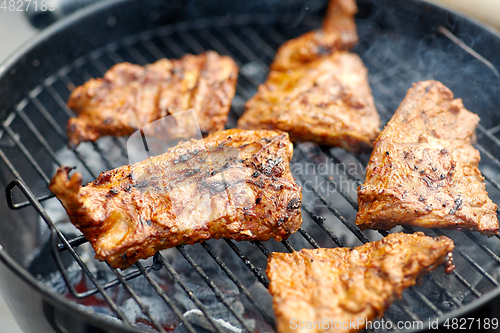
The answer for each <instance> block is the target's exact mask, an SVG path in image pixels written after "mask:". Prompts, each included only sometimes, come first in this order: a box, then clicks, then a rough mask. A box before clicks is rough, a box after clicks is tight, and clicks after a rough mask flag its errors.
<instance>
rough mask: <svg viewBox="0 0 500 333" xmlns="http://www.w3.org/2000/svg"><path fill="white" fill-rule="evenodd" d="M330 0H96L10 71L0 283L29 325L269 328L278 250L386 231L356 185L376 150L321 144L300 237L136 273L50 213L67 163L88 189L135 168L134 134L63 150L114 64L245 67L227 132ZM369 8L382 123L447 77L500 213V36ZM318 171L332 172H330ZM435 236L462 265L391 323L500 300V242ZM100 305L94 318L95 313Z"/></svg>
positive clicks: (1, 176)
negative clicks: (473, 123)
mask: <svg viewBox="0 0 500 333" xmlns="http://www.w3.org/2000/svg"><path fill="white" fill-rule="evenodd" d="M325 5H326V2H324V1H319V0H318V1H313V0H310V1H305V2H300V1H296V2H295V1H289V2H285V3H283V2H278V1H271V2H269V1H256V2H243V1H241V2H230V1H227V2H217V4H213V3H212V2H210V1H201V0H199V1H192V2H190V3H189V4H184V3H182V2H175V1H174V2H169V3H163V2H156V1H152V0H150V1H144V2H136V1H130V2H129V1H111V2H106V3H100V4H96V5H93V6H92V7H90V8H88V9H85V10H83V11H80V12H78V13H76V14H75V15H73V16H72V17H70V18H68V19H65V20H63V21H61V22H59V23H57V24H56V25H54V26H52V27H51V28H49V29H47V30H45V31H44V32H42V33H41V34H40V35H38V36H37V38H36V39H35V40H33V41H32V42H31V43H29V44H27V45H25V46H24V47H23V48H22V49H21V50H19V51H18V52H17V53H16V54H14V55H13V56H12V57H11V58H10V60H9V61H7V62H6V63H4V64H3V66H2V67H0V120H1V123H2V127H1V128H0V159H1V160H0V183H1V186H2V187H4V188H6V198H5V199H6V200H0V211H1V214H2V216H3V217H2V219H1V220H0V244H1V245H2V248H1V249H0V259H1V261H0V262H1V264H0V276H1V279H0V287H1V289H2V292H3V293H4V294H5V295H6V296H7V297H6V298H7V299H8V300H9V303H10V306H11V307H12V308H13V309H14V312H15V313H16V317H17V318H18V320H19V322H20V324H21V326H22V328H23V330H25V331H26V332H39V331H43V332H49V331H50V330H51V329H52V330H54V331H56V332H59V331H62V332H64V331H69V332H88V331H93V332H94V331H95V332H101V331H106V332H138V331H141V330H144V329H146V328H147V327H148V325H149V327H151V328H152V329H153V328H154V329H156V330H159V331H163V332H164V331H168V330H171V329H174V327H178V328H177V329H179V330H180V327H182V330H183V331H184V330H186V331H189V332H195V331H203V330H208V331H214V332H219V333H222V332H227V327H226V328H225V327H224V326H221V325H220V322H219V321H218V319H219V318H218V317H217V315H216V314H214V310H213V306H216V307H219V306H220V308H222V309H224V311H226V316H228V318H229V319H228V320H229V322H231V323H232V325H233V326H234V327H237V328H239V329H241V330H243V331H251V332H252V331H273V327H274V318H273V315H272V309H271V308H270V297H269V294H268V293H267V291H266V290H265V287H267V284H268V280H267V277H266V276H265V273H264V272H265V266H266V258H267V255H268V254H269V252H270V251H293V250H298V249H300V248H304V247H308V248H313V247H336V246H357V245H360V244H362V243H364V242H367V241H373V240H376V239H380V238H381V237H383V236H384V235H385V234H386V233H385V232H375V231H364V232H361V231H359V229H357V227H356V226H355V225H354V217H355V214H356V211H357V208H358V207H357V202H356V191H355V189H356V187H357V186H358V185H359V184H360V183H361V182H362V181H363V178H364V174H363V173H364V168H365V166H366V163H367V161H368V159H369V155H360V156H353V155H350V154H348V153H346V152H345V151H343V150H342V149H338V148H329V147H318V146H315V145H311V144H297V145H295V152H294V160H293V165H294V166H297V167H298V166H300V168H296V169H295V172H294V176H295V177H296V179H297V182H299V184H301V185H302V186H303V196H304V198H303V207H302V214H303V217H304V224H303V226H302V228H301V230H300V231H299V232H298V233H296V234H295V235H293V236H291V237H290V239H289V240H287V241H284V242H282V243H277V242H273V241H269V242H266V243H260V242H253V243H236V242H233V241H229V240H218V241H209V242H206V243H203V244H201V245H200V244H198V245H194V246H185V247H184V246H180V247H178V248H177V249H172V251H169V252H166V253H162V254H157V255H156V256H155V257H154V258H152V259H149V260H146V261H141V262H140V263H139V264H137V265H136V266H134V267H132V268H131V269H129V270H127V271H119V270H115V269H111V268H108V267H106V266H105V265H104V267H101V268H102V269H101V268H96V267H95V265H99V263H96V262H95V261H94V260H93V259H89V258H88V249H87V250H86V247H87V248H88V244H86V241H85V239H83V238H82V237H79V236H78V233H77V232H75V230H71V228H69V227H68V226H67V225H68V223H65V222H67V218H65V217H64V216H60V215H57V212H58V211H57V209H55V208H54V206H57V205H59V204H58V202H57V200H56V199H55V198H53V196H52V195H51V194H50V191H49V190H48V188H47V183H48V181H49V180H50V178H51V177H52V175H53V172H54V170H55V167H57V166H59V165H61V164H68V163H74V165H75V166H76V167H77V170H78V171H80V172H82V173H83V175H84V181H92V180H93V179H95V178H96V176H97V175H98V174H99V172H101V171H104V170H105V169H111V168H115V167H118V166H121V165H123V164H126V163H127V152H126V148H125V147H126V144H125V140H126V139H124V138H106V139H102V140H99V141H98V142H96V143H84V144H82V145H81V146H79V147H78V148H76V149H75V150H69V149H67V148H66V142H67V141H66V134H65V126H66V122H67V120H68V118H69V117H71V116H72V113H71V111H70V110H69V109H68V108H67V107H66V106H65V101H66V100H67V98H68V96H69V93H70V92H71V89H73V88H74V87H75V86H77V85H80V84H82V83H83V82H84V81H86V80H88V79H89V78H91V77H101V76H102V75H103V74H104V72H105V71H106V70H107V69H108V68H109V67H111V66H112V65H114V64H115V63H118V62H123V61H129V62H132V63H138V64H141V65H144V64H146V63H149V62H153V61H155V60H157V59H159V58H162V57H168V58H179V57H181V56H182V55H183V54H185V53H200V52H203V51H204V50H207V49H213V50H215V51H217V52H219V53H221V54H226V55H230V56H232V57H233V58H234V59H235V61H236V62H237V63H238V65H239V66H240V76H239V80H238V88H237V94H236V97H235V100H234V102H233V107H232V110H231V114H230V119H229V122H228V125H227V126H228V127H229V128H230V127H234V126H235V124H236V120H237V118H238V116H239V115H240V114H241V113H242V112H243V103H244V102H245V101H246V100H247V99H249V98H250V97H251V96H253V94H254V93H255V91H256V88H257V86H258V84H260V83H262V82H263V81H264V80H265V78H266V75H267V71H268V69H267V67H268V65H269V63H270V62H271V61H272V58H273V56H274V52H275V50H276V49H277V48H278V47H279V45H281V44H282V43H283V42H285V41H286V40H288V39H290V38H293V37H296V36H298V35H300V34H302V33H304V32H306V31H309V30H312V29H315V28H318V27H319V26H320V24H321V18H322V15H323V14H324V9H325ZM358 5H359V7H360V11H359V14H358V16H357V24H358V32H359V35H360V42H359V44H358V45H357V46H356V48H355V49H354V51H355V52H357V53H358V54H359V55H360V56H361V57H362V58H363V60H364V62H365V64H366V66H367V67H368V69H369V71H370V75H369V79H370V84H371V87H372V90H373V94H374V97H375V102H376V106H377V109H378V111H379V113H380V114H381V118H382V121H383V123H385V122H387V121H388V120H389V119H390V117H391V115H392V114H393V112H394V111H395V110H396V108H397V107H398V105H399V103H400V102H401V101H402V99H403V97H404V95H405V93H406V91H407V89H408V88H410V87H411V85H412V83H413V82H416V81H419V80H426V79H436V80H440V81H442V82H443V83H444V84H445V85H447V86H448V87H450V89H451V90H452V91H453V92H454V93H455V95H456V97H461V98H462V99H463V100H464V104H465V106H466V107H467V108H468V109H469V110H471V111H474V112H476V113H478V114H479V116H480V117H481V123H480V126H479V128H478V131H477V137H478V142H477V144H476V148H477V149H479V151H480V152H481V156H482V161H481V164H480V169H481V171H482V172H483V174H484V175H485V177H486V184H487V190H488V193H489V194H490V197H491V198H492V200H493V201H494V202H496V203H500V186H499V185H498V182H499V181H500V179H498V176H497V175H498V174H500V173H499V172H498V171H500V161H499V158H500V156H499V155H500V150H499V149H498V147H499V145H500V141H499V136H500V131H499V130H500V119H499V116H500V115H499V113H498V112H497V109H498V107H499V105H500V98H499V96H500V94H499V89H500V83H499V75H498V71H497V70H496V68H498V67H499V62H500V59H498V57H496V56H497V55H498V54H500V52H499V51H500V39H499V37H498V36H497V35H496V34H495V33H493V32H492V31H489V30H488V29H486V28H484V27H481V26H480V25H478V24H475V23H473V22H471V21H469V20H466V19H464V18H462V17H460V16H458V15H456V14H453V13H450V12H447V11H445V10H443V9H440V8H438V7H435V6H432V5H429V4H427V3H425V2H421V1H405V2H402V1H397V0H380V1H370V0H360V1H358ZM319 165H324V166H326V170H328V171H327V172H326V173H325V172H324V171H320V169H319ZM292 171H294V168H293V167H292ZM13 179H15V180H14V181H12V180H13ZM318 182H320V183H318ZM331 188H334V189H335V190H334V191H330V190H328V189H331ZM59 210H60V206H59ZM399 230H402V231H405V232H413V231H414V230H413V229H411V228H404V229H399ZM399 230H398V231H399ZM424 231H425V232H426V234H428V235H430V236H436V235H440V234H446V235H448V236H449V237H451V238H452V239H453V240H454V241H455V243H456V245H457V248H456V250H455V251H454V257H455V264H456V269H455V271H454V273H453V274H451V275H445V274H444V272H443V269H439V270H438V271H436V272H433V273H431V274H429V275H427V276H426V277H425V278H424V279H423V280H422V284H421V285H420V286H416V287H413V288H410V289H409V290H407V291H406V292H405V293H404V294H403V298H402V300H400V301H397V302H395V303H394V304H393V306H391V308H390V309H389V310H388V311H387V312H386V314H385V315H384V318H383V319H384V320H385V321H389V322H392V323H393V324H394V325H395V324H396V323H397V322H401V321H406V322H409V321H422V322H423V323H424V328H427V327H428V326H427V323H428V321H429V319H431V320H435V319H437V320H438V321H439V322H440V323H443V322H444V321H445V320H446V319H447V318H448V317H457V316H466V315H467V314H470V313H471V311H474V310H478V309H479V308H480V306H484V305H485V304H486V303H487V302H490V301H492V300H494V299H496V297H497V295H498V294H499V293H500V289H499V288H498V283H499V282H498V281H499V279H498V274H499V272H500V270H499V269H500V257H499V256H498V253H500V239H499V238H498V237H492V238H489V239H488V238H486V237H484V236H481V235H478V234H473V233H470V232H458V231H440V230H424ZM101 266H102V265H101ZM75 276H83V279H84V280H85V283H86V286H87V288H84V289H82V288H81V285H80V284H79V280H78V279H77V278H76V279H75ZM56 278H57V280H56V281H55V280H54V279H56ZM172 290H173V291H172ZM200 290H201V291H200ZM174 291H175V292H174ZM179 295H184V296H182V297H183V298H182V299H181V298H179V297H180V296H179ZM207 295H210V296H207ZM235 295H236V296H235ZM148 297H156V298H158V299H159V301H160V303H161V304H162V306H165V308H166V309H168V311H169V312H168V313H169V315H170V316H171V322H172V323H173V324H172V325H173V326H172V327H170V328H169V327H166V325H165V323H164V322H162V318H161V317H162V315H158V313H156V312H155V308H154V307H152V306H151V305H150V304H149V303H148V301H147V299H148ZM127 301H130V303H127V304H133V306H134V307H135V308H137V309H138V313H139V315H138V317H134V318H135V319H137V318H146V319H145V321H142V322H140V323H138V322H137V320H135V319H134V320H131V319H130V318H131V316H130V315H129V314H128V313H127V312H126V309H124V305H123V304H125V303H126V302H127ZM95 302H99V306H97V307H95V308H91V307H88V306H86V305H85V304H87V305H88V304H91V303H92V304H93V303H95ZM238 302H239V303H238ZM188 303H189V304H192V306H193V309H196V311H198V312H197V313H199V314H200V316H201V317H203V315H205V316H206V319H205V321H204V322H200V320H199V318H198V319H196V318H193V317H189V316H186V312H187V311H186V306H187V305H186V304H188ZM240 303H241V304H243V306H244V308H245V310H244V311H243V312H241V309H240V308H239V307H240ZM214 304H216V305H214ZM217 304H218V305H217ZM489 304H493V303H489ZM490 308H491V306H490ZM96 309H98V310H96ZM99 311H101V312H103V313H104V314H98V312H99ZM196 311H195V312H196ZM473 315H477V313H474V314H473ZM111 317H114V318H118V319H116V320H112V319H110V318H111ZM248 318H251V319H253V322H251V321H249V320H248ZM141 320H142V319H141ZM204 325H205V326H204ZM202 327H204V328H202ZM418 329H419V327H417V329H410V330H413V331H415V330H418ZM373 331H379V330H377V329H373Z"/></svg>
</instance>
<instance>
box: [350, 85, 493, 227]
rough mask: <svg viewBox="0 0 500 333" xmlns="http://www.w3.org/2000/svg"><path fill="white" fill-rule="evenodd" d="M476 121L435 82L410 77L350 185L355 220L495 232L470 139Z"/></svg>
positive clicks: (476, 153) (381, 224)
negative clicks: (362, 172)
mask: <svg viewBox="0 0 500 333" xmlns="http://www.w3.org/2000/svg"><path fill="white" fill-rule="evenodd" d="M478 123H479V117H478V116H477V115H476V114H474V113H472V112H470V111H468V110H467V109H465V107H464V106H463V103H462V100H461V99H454V97H453V93H452V92H451V91H450V90H449V89H448V88H447V87H445V86H444V85H443V84H442V83H440V82H438V81H423V82H418V83H415V84H414V85H413V88H411V89H409V90H408V93H407V95H406V97H405V99H404V100H403V102H402V103H401V105H400V107H399V108H398V110H397V111H396V113H395V114H394V116H393V117H392V119H391V120H390V121H389V123H388V124H387V126H386V127H385V129H384V130H383V131H382V133H380V135H379V137H378V138H377V141H376V142H375V147H374V150H373V153H372V156H371V158H370V162H369V164H368V167H367V174H366V181H365V183H364V184H363V185H362V186H360V187H359V189H358V203H359V212H358V214H357V217H356V224H357V225H358V226H359V227H360V228H361V229H366V228H371V229H385V230H388V229H391V228H393V227H394V226H396V225H408V226H416V227H425V228H441V229H457V230H464V229H465V230H471V231H479V232H481V233H483V234H486V235H488V236H491V235H495V234H497V233H498V219H497V215H496V208H497V206H496V205H495V204H494V203H493V202H492V201H491V199H490V198H489V197H488V193H487V192H486V189H485V184H484V182H483V181H484V178H483V176H482V175H481V172H480V171H479V169H478V163H479V161H480V155H479V151H477V150H476V149H474V147H473V146H472V143H473V140H474V139H475V130H476V127H477V125H478Z"/></svg>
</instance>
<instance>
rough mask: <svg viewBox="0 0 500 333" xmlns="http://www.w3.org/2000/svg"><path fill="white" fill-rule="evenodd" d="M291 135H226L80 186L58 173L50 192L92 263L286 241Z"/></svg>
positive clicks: (297, 220)
mask: <svg viewBox="0 0 500 333" xmlns="http://www.w3.org/2000/svg"><path fill="white" fill-rule="evenodd" d="M292 153H293V146H292V144H291V143H290V141H289V139H288V134H286V133H282V132H275V131H266V130H260V131H244V130H237V129H233V130H226V131H222V132H217V133H214V134H212V135H209V136H208V137H207V138H205V139H202V140H191V141H187V142H184V143H180V144H179V145H177V146H175V147H173V148H170V149H169V150H168V151H167V152H166V153H164V154H162V155H158V156H154V157H150V158H149V159H146V160H144V161H142V162H138V163H136V164H134V165H125V166H122V167H120V168H117V169H114V170H110V171H106V172H103V173H101V174H100V176H99V177H98V178H97V179H96V180H95V181H94V182H92V183H89V184H88V185H87V186H85V187H82V186H81V182H82V178H81V174H79V173H74V174H73V175H72V176H71V178H69V172H70V168H68V167H60V168H59V169H58V170H57V172H56V174H55V176H54V177H53V179H52V181H51V183H50V189H51V190H52V192H53V193H54V194H55V195H56V196H57V198H58V199H59V200H60V201H61V202H62V204H63V206H64V208H65V209H66V211H67V213H68V215H69V217H70V219H71V222H72V223H73V224H74V225H75V226H76V227H77V228H79V229H80V230H81V231H82V233H83V234H84V235H85V237H86V238H87V239H88V240H89V241H90V243H91V244H92V246H93V248H94V250H95V252H96V258H97V259H99V260H103V261H107V262H108V263H109V264H110V265H112V266H113V267H119V268H126V267H128V266H129V265H131V264H133V263H134V262H136V261H137V260H139V259H142V258H147V257H149V256H152V255H153V254H154V253H155V252H157V251H159V250H162V249H166V248H169V247H173V246H176V245H180V244H194V243H197V242H202V241H205V240H207V239H210V238H222V237H224V238H231V239H234V240H238V241H241V240H260V241H265V240H268V239H270V238H274V239H276V240H278V241H280V240H282V239H286V238H287V237H288V236H289V235H290V234H292V233H294V232H296V231H297V230H298V229H299V227H300V225H301V223H302V218H301V214H300V206H301V199H302V197H301V188H300V187H299V186H298V185H297V184H296V183H295V180H294V178H293V177H292V175H291V173H290V169H289V161H290V159H291V157H292Z"/></svg>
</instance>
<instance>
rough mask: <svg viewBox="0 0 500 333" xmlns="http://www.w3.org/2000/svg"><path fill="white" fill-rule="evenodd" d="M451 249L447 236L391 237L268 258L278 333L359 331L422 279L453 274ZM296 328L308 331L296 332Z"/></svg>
mask: <svg viewBox="0 0 500 333" xmlns="http://www.w3.org/2000/svg"><path fill="white" fill-rule="evenodd" d="M453 248H454V245H453V241H452V240H451V239H449V238H447V237H446V236H440V237H436V238H432V237H427V236H425V235H424V233H422V232H417V233H414V234H404V233H397V234H390V235H388V236H387V237H385V238H383V239H381V240H379V241H376V242H372V243H367V244H365V245H363V246H360V247H356V248H354V249H349V248H334V249H314V250H308V249H304V250H301V251H298V252H293V253H272V254H271V255H270V257H269V260H268V266H267V275H268V277H269V280H270V285H269V291H270V292H271V295H272V296H273V306H274V312H275V315H276V322H277V331H278V332H280V333H287V332H290V333H291V332H296V331H298V332H305V331H307V332H311V333H316V332H322V331H332V332H333V331H335V332H356V331H358V330H360V329H363V328H364V327H365V325H366V322H367V321H371V320H373V319H374V318H375V317H380V316H382V314H383V313H384V311H385V310H386V309H387V308H388V307H389V306H390V304H391V303H392V302H393V301H394V300H395V299H397V298H399V297H401V293H402V292H403V290H404V289H406V288H408V287H410V286H413V285H415V283H416V280H417V278H418V277H419V276H421V275H422V274H424V273H426V272H428V271H431V270H433V269H435V268H437V266H438V265H440V264H442V263H446V265H447V268H446V272H447V273H449V272H451V270H452V269H453V266H452V265H451V264H452V256H451V251H452V250H453ZM325 319H327V320H326V321H325ZM318 321H319V323H320V325H318V323H317V322H318ZM299 322H302V323H301V324H300V325H301V326H302V327H306V329H303V330H300V329H297V328H298V325H299ZM344 322H347V325H345V324H343V323H344ZM352 322H354V323H357V324H359V326H358V327H356V328H353V327H352V326H351V325H349V323H352ZM307 323H309V326H307V325H308V324H307ZM294 325H297V326H296V327H295V329H294Z"/></svg>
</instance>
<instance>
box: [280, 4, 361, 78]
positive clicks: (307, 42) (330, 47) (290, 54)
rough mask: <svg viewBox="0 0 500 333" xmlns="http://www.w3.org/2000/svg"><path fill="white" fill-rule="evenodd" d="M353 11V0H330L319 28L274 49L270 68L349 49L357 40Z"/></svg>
mask: <svg viewBox="0 0 500 333" xmlns="http://www.w3.org/2000/svg"><path fill="white" fill-rule="evenodd" d="M357 11H358V8H357V6H356V1H355V0H330V3H329V4H328V8H327V11H326V15H325V17H324V19H323V25H322V27H321V29H318V30H314V31H310V32H308V33H305V34H303V35H302V36H299V37H297V38H294V39H292V40H289V41H287V42H286V43H284V44H283V45H282V46H281V47H280V48H279V49H278V51H277V52H276V55H275V58H274V61H273V63H272V64H271V70H275V71H287V70H290V69H296V68H299V67H302V66H303V65H305V64H307V63H309V62H311V61H315V60H317V59H319V58H322V57H324V56H327V55H329V54H332V53H334V52H336V51H342V50H350V49H351V48H352V47H353V46H354V45H355V44H356V43H357V42H358V33H357V31H356V23H355V22H354V15H356V13H357Z"/></svg>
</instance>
